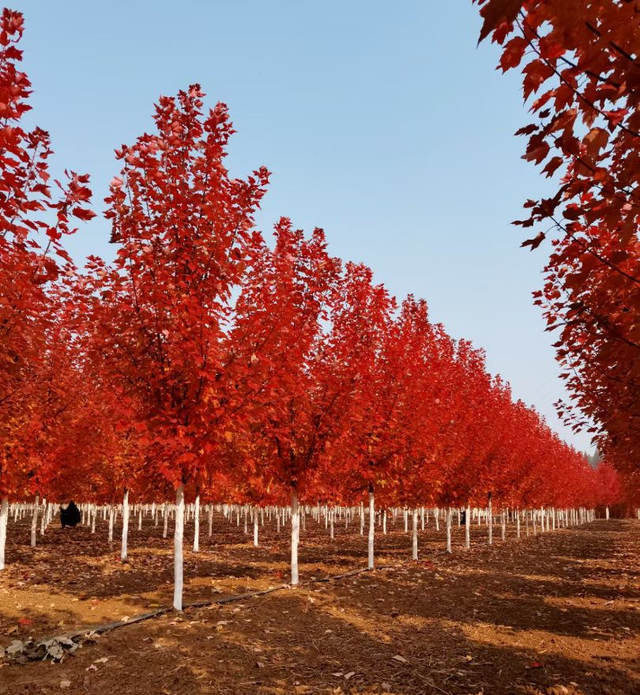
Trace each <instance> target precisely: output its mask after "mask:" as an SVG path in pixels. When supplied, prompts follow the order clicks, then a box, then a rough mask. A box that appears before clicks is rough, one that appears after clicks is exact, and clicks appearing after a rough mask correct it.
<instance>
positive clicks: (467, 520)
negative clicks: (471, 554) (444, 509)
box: [464, 505, 471, 550]
mask: <svg viewBox="0 0 640 695" xmlns="http://www.w3.org/2000/svg"><path fill="white" fill-rule="evenodd" d="M464 547H465V548H466V549H467V550H469V548H470V547H471V506H470V505H467V511H466V513H465V515H464Z"/></svg>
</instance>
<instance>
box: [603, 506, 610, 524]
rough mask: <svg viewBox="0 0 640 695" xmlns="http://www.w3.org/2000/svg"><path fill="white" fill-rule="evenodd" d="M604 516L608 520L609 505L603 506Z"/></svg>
mask: <svg viewBox="0 0 640 695" xmlns="http://www.w3.org/2000/svg"><path fill="white" fill-rule="evenodd" d="M604 518H605V519H606V520H607V521H609V507H605V508H604Z"/></svg>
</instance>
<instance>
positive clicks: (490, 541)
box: [487, 493, 493, 545]
mask: <svg viewBox="0 0 640 695" xmlns="http://www.w3.org/2000/svg"><path fill="white" fill-rule="evenodd" d="M487 515H488V519H487V521H488V523H489V545H491V544H492V543H493V509H492V507H491V493H489V507H488V509H487Z"/></svg>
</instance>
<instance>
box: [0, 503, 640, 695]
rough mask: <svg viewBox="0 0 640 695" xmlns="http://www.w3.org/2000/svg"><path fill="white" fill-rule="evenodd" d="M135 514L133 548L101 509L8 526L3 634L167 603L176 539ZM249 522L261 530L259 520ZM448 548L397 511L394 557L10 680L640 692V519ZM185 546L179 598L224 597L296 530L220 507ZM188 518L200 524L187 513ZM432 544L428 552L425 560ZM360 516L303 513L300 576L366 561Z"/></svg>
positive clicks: (274, 568)
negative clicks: (56, 521) (38, 527)
mask: <svg viewBox="0 0 640 695" xmlns="http://www.w3.org/2000/svg"><path fill="white" fill-rule="evenodd" d="M136 529H137V523H136V522H132V529H131V542H130V553H131V561H130V562H129V563H126V564H123V563H121V562H119V560H118V559H117V553H118V550H119V544H118V543H113V544H109V543H108V542H107V540H106V525H105V523H104V522H101V524H100V526H99V528H98V531H97V532H96V534H95V535H93V536H92V535H91V534H90V533H89V531H88V529H84V528H79V529H75V530H70V529H67V530H65V531H63V530H62V529H59V528H54V527H53V526H51V527H50V528H49V529H48V530H47V533H46V534H45V536H44V537H43V538H40V537H39V538H38V542H39V543H40V546H39V547H38V548H36V549H35V550H34V549H31V548H30V547H29V546H28V520H26V519H25V520H24V521H23V522H19V523H18V524H17V525H16V524H13V523H10V525H9V539H8V543H9V547H8V553H7V554H8V557H7V560H8V563H9V565H8V568H7V570H6V571H5V572H4V573H2V576H1V577H0V646H4V645H6V644H8V643H10V642H11V641H12V640H14V639H20V640H24V639H26V638H27V637H29V636H32V637H34V638H36V639H38V638H41V637H45V636H50V635H53V634H59V633H63V632H70V631H72V630H75V629H77V628H78V627H81V626H85V625H92V624H93V625H95V624H100V623H105V622H111V621H113V620H118V619H122V618H123V617H125V616H130V617H133V616H134V615H136V614H139V613H142V612H145V611H148V610H150V609H151V610H152V609H153V608H154V607H155V606H158V605H164V604H166V603H168V602H170V600H171V580H172V567H171V540H170V539H166V540H165V539H163V538H162V529H161V526H158V527H154V526H153V525H152V524H151V523H150V520H145V524H144V526H143V530H142V531H141V532H139V531H137V530H136ZM249 530H250V531H251V528H250V529H249ZM496 530H497V532H498V533H497V534H496V535H497V537H498V539H497V540H496V541H495V543H494V545H493V546H491V547H489V546H487V545H486V533H487V532H486V528H484V527H482V528H478V527H477V526H474V527H473V529H472V531H473V536H472V543H473V547H472V549H471V550H470V551H468V552H465V551H464V550H462V549H461V546H462V541H463V535H462V531H463V530H462V529H457V528H456V529H455V535H454V554H453V555H446V554H443V553H442V552H441V551H442V549H443V543H444V531H443V530H442V529H441V530H440V532H436V531H435V529H434V528H433V521H432V520H431V521H430V522H429V525H428V529H427V530H425V531H424V532H421V533H420V549H421V558H422V559H421V560H419V561H418V562H411V561H407V558H408V557H410V545H411V538H410V534H405V533H404V531H403V525H402V522H401V520H400V519H398V522H397V524H396V526H395V528H391V529H390V533H389V534H388V535H387V536H382V535H378V536H377V537H376V544H377V546H378V547H377V553H378V554H377V561H378V563H379V564H380V565H386V568H385V569H378V570H376V571H374V572H364V573H362V574H358V575H355V576H352V577H348V578H344V579H339V580H336V581H330V582H323V583H317V582H316V583H308V584H304V585H303V586H300V587H299V588H297V589H295V590H290V589H286V590H283V591H278V592H275V593H271V594H269V595H266V596H261V597H257V598H254V599H247V600H244V601H241V602H239V603H229V604H225V605H224V606H212V607H206V608H192V609H188V610H186V611H184V612H183V613H182V614H177V613H174V612H171V613H168V614H166V615H164V616H162V617H159V618H156V619H152V620H147V621H145V622H142V623H137V624H134V625H130V626H126V627H123V628H120V629H118V630H115V631H113V632H109V633H107V634H105V635H103V636H101V637H99V638H96V640H95V642H92V643H85V644H84V645H83V646H82V647H81V648H80V649H78V650H77V651H76V652H75V654H73V655H69V656H67V657H66V658H65V660H64V661H63V662H62V663H61V664H53V663H51V662H49V661H47V662H33V663H29V664H26V665H6V664H5V665H3V666H1V667H0V694H2V695H5V694H6V695H17V694H19V693H20V694H25V695H26V694H27V693H29V694H36V693H38V694H41V693H42V694H44V693H69V694H70V695H71V694H72V693H73V694H75V693H83V694H84V693H90V694H91V695H119V694H121V693H122V694H124V693H127V694H128V695H156V694H157V695H183V694H185V695H186V694H187V693H189V694H194V695H201V694H205V693H206V694H209V693H211V694H213V693H215V694H218V693H224V694H232V693H233V694H236V693H247V694H248V693H258V694H261V695H262V694H263V695H278V694H285V693H286V694H288V693H297V694H302V693H308V694H309V695H311V694H315V693H322V694H325V693H326V694H332V695H339V694H342V693H345V694H346V693H353V694H354V695H355V694H356V693H357V694H364V693H389V694H393V695H418V694H423V693H440V694H442V693H445V694H449V693H451V694H454V693H455V694H458V693H465V694H470V695H507V694H522V695H541V694H543V693H544V694H545V695H561V694H568V695H580V694H584V695H591V694H596V693H603V694H604V693H606V694H607V695H618V694H619V695H622V694H624V695H633V694H635V693H640V582H639V581H638V577H639V569H640V554H639V553H638V550H639V545H640V523H639V522H637V521H620V520H611V521H609V522H605V521H596V522H594V523H592V524H590V525H588V526H584V527H580V528H574V529H569V530H561V531H556V532H550V533H546V534H543V535H537V536H535V537H534V536H530V537H528V538H522V539H521V540H519V541H518V540H516V539H515V538H514V535H515V533H514V529H512V528H509V530H508V537H507V540H506V541H504V542H502V541H500V540H499V537H500V533H499V529H496ZM203 531H204V537H203V538H202V542H201V552H200V553H199V554H194V553H191V552H188V553H186V558H185V575H186V577H187V579H188V582H187V586H186V591H185V601H186V602H189V601H196V600H203V599H209V600H215V599H216V598H219V597H220V596H222V595H229V594H234V593H241V592H245V591H247V590H253V589H262V588H267V587H268V586H275V585H278V584H281V583H282V582H283V581H286V579H287V576H288V574H287V571H288V566H287V559H288V558H287V553H288V539H287V533H288V529H283V531H282V532H281V534H279V535H278V534H276V532H275V528H271V527H270V526H269V527H267V526H266V525H265V527H264V528H261V547H260V548H254V547H253V546H252V545H251V537H249V536H245V535H244V533H243V528H242V527H237V526H236V525H235V523H234V524H233V525H232V524H229V523H228V522H226V521H224V520H223V519H222V517H221V516H219V515H216V517H215V533H214V536H213V538H212V539H209V538H207V536H206V523H203ZM187 532H188V533H191V532H192V525H191V524H189V525H188V527H187ZM427 558H428V559H427ZM365 560H366V538H363V537H361V536H360V534H359V528H358V527H357V525H354V526H351V527H350V528H349V529H345V528H344V527H342V526H341V527H340V528H336V538H335V540H334V541H331V540H330V539H329V538H328V534H327V532H326V531H325V529H324V525H322V526H317V525H316V523H315V522H313V521H312V520H311V519H310V517H308V518H307V522H306V530H305V531H304V532H303V534H302V544H301V578H302V579H307V580H308V579H310V578H312V577H316V578H320V577H324V576H327V575H330V574H336V573H340V572H345V571H348V570H350V569H354V568H357V567H361V566H362V565H363V562H364V561H365Z"/></svg>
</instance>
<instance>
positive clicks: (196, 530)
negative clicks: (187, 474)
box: [193, 495, 200, 553]
mask: <svg viewBox="0 0 640 695" xmlns="http://www.w3.org/2000/svg"><path fill="white" fill-rule="evenodd" d="M193 523H194V527H193V552H194V553H199V552H200V495H196V503H195V509H194V513H193Z"/></svg>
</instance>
